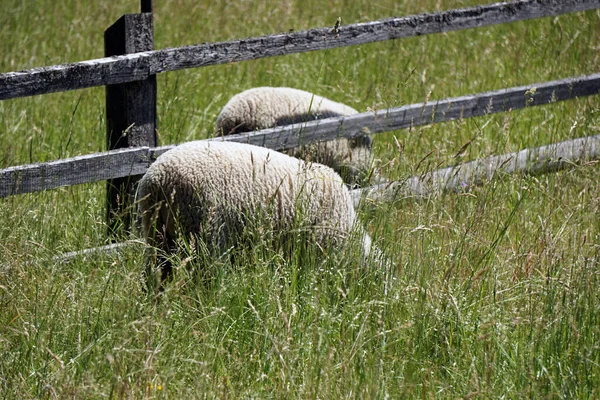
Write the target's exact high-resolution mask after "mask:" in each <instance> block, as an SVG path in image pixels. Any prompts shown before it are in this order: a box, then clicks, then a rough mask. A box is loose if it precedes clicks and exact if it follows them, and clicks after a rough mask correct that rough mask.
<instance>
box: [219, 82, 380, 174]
mask: <svg viewBox="0 0 600 400" xmlns="http://www.w3.org/2000/svg"><path fill="white" fill-rule="evenodd" d="M357 113H358V111H356V110H355V109H353V108H351V107H348V106H346V105H344V104H342V103H336V102H334V101H331V100H329V99H326V98H324V97H321V96H317V95H314V94H312V93H310V92H305V91H303V90H298V89H292V88H286V87H258V88H253V89H249V90H246V91H244V92H242V93H238V94H237V95H235V96H233V97H232V98H231V99H230V100H229V102H228V103H227V104H226V105H225V107H223V110H221V113H220V114H219V116H218V117H217V134H218V135H231V134H234V133H241V132H249V131H254V130H257V129H266V128H273V127H275V126H281V125H289V124H294V123H300V122H306V121H308V120H314V119H323V118H331V117H340V116H345V115H352V114H357ZM371 143H372V140H371V137H370V136H368V135H363V136H359V137H356V138H353V139H346V138H338V139H335V140H332V141H327V142H321V143H318V144H311V145H308V146H303V147H301V148H297V149H290V150H286V151H285V152H286V153H287V154H289V155H291V156H294V157H298V158H302V159H304V160H306V161H314V162H317V163H320V164H324V165H327V166H329V167H331V168H333V169H334V170H335V171H336V172H338V173H339V174H340V175H341V176H342V177H343V179H344V181H345V182H346V183H348V184H350V185H354V184H356V183H358V182H359V181H360V180H361V179H363V178H364V177H366V175H367V173H368V171H369V168H370V166H371V160H372V151H371Z"/></svg>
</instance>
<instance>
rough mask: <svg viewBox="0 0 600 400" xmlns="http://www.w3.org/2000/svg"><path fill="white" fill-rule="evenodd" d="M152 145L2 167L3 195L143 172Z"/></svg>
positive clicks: (0, 179)
mask: <svg viewBox="0 0 600 400" xmlns="http://www.w3.org/2000/svg"><path fill="white" fill-rule="evenodd" d="M149 155H150V149H149V148H147V147H145V148H134V149H122V150H113V151H110V152H106V153H97V154H90V155H85V156H79V157H73V158H68V159H64V160H58V161H51V162H45V163H38V164H30V165H22V166H17V167H10V168H6V169H2V170H0V197H6V196H12V195H15V194H23V193H32V192H38V191H41V190H47V189H53V188H57V187H60V186H72V185H78V184H82V183H89V182H98V181H103V180H107V179H110V178H118V177H126V176H130V175H138V174H143V173H144V172H146V170H147V169H148V166H149V165H150V157H149Z"/></svg>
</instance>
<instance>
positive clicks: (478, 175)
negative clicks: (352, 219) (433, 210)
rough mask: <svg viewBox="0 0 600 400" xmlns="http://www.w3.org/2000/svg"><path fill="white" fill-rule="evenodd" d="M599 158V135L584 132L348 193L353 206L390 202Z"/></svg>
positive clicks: (553, 169)
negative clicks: (583, 135)
mask: <svg viewBox="0 0 600 400" xmlns="http://www.w3.org/2000/svg"><path fill="white" fill-rule="evenodd" d="M598 159H600V135H596V136H587V137H583V138H578V139H574V140H568V141H565V142H560V143H554V144H550V145H547V146H541V147H537V148H533V149H525V150H521V151H518V152H514V153H508V154H503V155H499V156H491V157H487V158H483V159H480V160H475V161H471V162H468V163H464V164H458V165H454V166H450V167H446V168H443V169H440V170H436V171H431V172H426V173H423V174H422V175H420V176H413V177H410V178H408V179H406V180H404V181H398V182H391V183H384V184H380V185H376V186H372V187H368V188H365V189H358V190H353V191H352V192H351V194H352V199H353V201H354V204H355V206H357V205H358V204H360V202H361V201H367V202H390V201H394V200H398V199H402V198H410V197H425V196H429V195H433V194H439V193H442V192H447V191H461V190H466V189H468V188H469V187H471V186H474V185H481V184H483V183H485V182H487V181H490V180H491V179H493V178H494V177H497V176H502V175H507V174H514V173H525V174H540V173H548V172H554V171H558V170H561V169H564V168H567V167H570V166H573V165H577V164H583V163H585V162H588V161H591V160H598Z"/></svg>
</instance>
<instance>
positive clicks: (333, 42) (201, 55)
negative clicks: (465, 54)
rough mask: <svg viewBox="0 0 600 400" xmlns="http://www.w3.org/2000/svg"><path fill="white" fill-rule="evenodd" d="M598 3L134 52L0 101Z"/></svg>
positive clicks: (582, 0) (51, 73) (5, 87)
mask: <svg viewBox="0 0 600 400" xmlns="http://www.w3.org/2000/svg"><path fill="white" fill-rule="evenodd" d="M596 8H600V0H520V1H511V2H503V3H495V4H489V5H483V6H477V7H470V8H463V9H457V10H450V11H443V12H438V13H432V14H419V15H413V16H408V17H401V18H390V19H384V20H379V21H373V22H366V23H359V24H352V25H345V26H341V27H340V28H339V29H332V28H320V29H310V30H307V31H300V32H291V33H282V34H277V35H267V36H260V37H254V38H248V39H240V40H233V41H228V42H221V43H210V44H199V45H193V46H186V47H178V48H171V49H162V50H154V51H147V52H141V53H133V54H129V55H123V56H117V57H109V58H100V59H95V60H89V61H83V62H77V63H72V64H62V65H55V66H51V67H43V68H35V69H31V70H27V71H20V72H8V73H3V74H0V100H6V99H11V98H17V97H25V96H33V95H38V94H44V93H52V92H62V91H67V90H75V89H83V88H88V87H93V86H102V85H113V84H120V83H125V82H133V81H138V80H144V79H146V78H148V77H149V76H151V75H155V74H157V73H161V72H167V71H175V70H180V69H185V68H194V67H203V66H208V65H217V64H224V63H229V62H235V61H244V60H253V59H257V58H264V57H272V56H279V55H285V54H293V53H303V52H308V51H314V50H323V49H331V48H336V47H344V46H352V45H358V44H365V43H373V42H380V41H385V40H391V39H399V38H407V37H413V36H419V35H426V34H431V33H439V32H450V31H456V30H461V29H469V28H475V27H482V26H489V25H496V24H503V23H507V22H515V21H523V20H528V19H533V18H541V17H548V16H555V15H561V14H566V13H570V12H576V11H586V10H592V9H596Z"/></svg>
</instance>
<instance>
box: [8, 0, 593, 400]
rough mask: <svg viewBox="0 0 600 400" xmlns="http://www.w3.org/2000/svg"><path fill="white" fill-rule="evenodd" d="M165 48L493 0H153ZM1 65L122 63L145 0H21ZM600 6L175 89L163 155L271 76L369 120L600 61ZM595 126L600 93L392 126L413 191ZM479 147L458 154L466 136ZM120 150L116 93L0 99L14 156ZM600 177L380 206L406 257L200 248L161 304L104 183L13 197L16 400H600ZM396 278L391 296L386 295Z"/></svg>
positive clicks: (380, 145) (164, 110)
mask: <svg viewBox="0 0 600 400" xmlns="http://www.w3.org/2000/svg"><path fill="white" fill-rule="evenodd" d="M154 2H155V43H156V48H164V47H174V46H180V45H186V44H193V43H200V42H213V41H223V40H228V39H233V38H243V37H249V36H255V35H262V34H269V33H278V32H285V31H288V30H290V29H292V28H293V29H295V30H303V29H308V28H313V27H323V26H329V25H331V26H333V24H334V23H335V21H336V19H337V18H338V17H341V18H342V24H349V23H354V22H362V21H369V20H374V19H379V18H385V17H392V16H401V15H410V14H415V13H419V12H433V11H441V10H445V9H451V8H458V7H464V6H471V5H477V4H485V3H486V1H485V0H421V1H418V2H416V1H408V0H380V1H352V2H351V1H344V0H339V1H338V0H331V1H323V0H321V1H317V0H301V1H300V0H286V1H280V2H250V1H222V0H219V1H213V2H208V1H206V2H199V1H193V0H155V1H154ZM1 4H2V6H1V8H2V11H1V12H0V72H8V71H16V70H20V69H26V68H33V67H38V66H45V65H52V64H58V63H64V62H74V61H80V60H86V59H91V58H98V57H102V55H103V31H104V29H106V28H107V27H108V26H109V25H110V24H112V22H114V21H115V20H116V19H117V18H119V17H120V16H121V15H122V14H124V13H128V12H137V11H138V8H139V2H138V1H137V0H115V1H105V2H100V1H98V2H91V1H88V2H83V1H77V0H38V1H32V0H2V2H1ZM599 69H600V11H590V12H586V13H577V14H570V15H565V16H560V17H556V18H545V19H541V20H533V21H526V22H520V23H514V24H508V25H500V26H494V27H488V28H481V29H474V30H467V31H460V32H454V33H448V34H439V35H432V36H425V37H416V38H411V39H407V40H398V41H390V42H383V43H376V44H369V45H363V46H359V47H346V48H341V49H334V50H326V51H321V52H313V53H306V54H298V55H290V56H284V57H276V58H270V59H263V60H256V61H249V62H240V63H235V64H230V65H222V66H215V67H207V68H203V69H193V70H185V71H179V72H170V73H167V74H162V75H159V77H158V85H159V87H158V100H159V103H158V116H159V117H158V118H159V121H158V124H159V125H158V127H159V128H158V129H159V140H160V143H161V144H169V143H178V142H183V141H187V140H193V139H201V138H205V137H207V136H209V135H210V134H211V133H212V131H213V126H214V123H215V120H216V117H217V114H218V112H219V110H220V108H221V107H222V106H223V105H224V104H225V102H226V101H227V100H228V99H229V98H230V97H231V96H232V95H234V94H235V93H238V92H240V91H242V90H245V89H248V88H251V87H255V86H267V85H269V86H291V87H296V88H300V89H304V90H309V91H313V92H315V93H317V94H320V95H322V96H326V97H329V98H331V99H334V100H336V101H340V102H343V103H346V104H348V105H350V106H352V107H354V108H356V109H358V110H361V111H366V110H368V109H381V108H386V107H391V106H398V105H403V104H410V103H416V102H423V101H426V100H436V99H443V98H446V97H453V96H459V95H463V94H469V93H476V92H481V91H486V90H495V89H501V88H505V87H510V86H516V85H525V84H529V83H534V82H543V81H547V80H554V79H560V78H565V77H570V76H577V75H584V74H589V73H594V72H598V71H599ZM599 131H600V97H599V96H595V97H591V98H584V99H577V100H573V101H568V102H563V103H557V104H552V105H548V106H544V107H537V108H530V109H525V110H519V111H511V112H508V113H505V114H498V115H494V116H486V117H480V118H475V119H469V120H460V121H455V122H450V123H443V124H437V125H433V126H425V127H419V128H414V129H411V130H402V131H397V132H391V133H386V134H380V135H376V136H375V137H374V146H375V154H376V159H377V160H376V168H377V169H378V170H379V171H380V172H381V174H383V175H385V176H388V177H391V178H395V179H401V178H406V177H408V176H411V175H414V174H418V173H422V172H423V171H426V170H427V169H435V168H439V167H442V166H445V165H448V164H453V163H457V162H464V161H469V160H472V159H475V158H478V157H484V156H487V155H490V154H499V153H505V152H509V151H515V150H518V149H521V148H525V147H535V146H540V145H544V144H549V143H552V142H557V141H562V140H567V139H571V138H576V137H581V136H586V135H594V134H598V133H599ZM469 141H471V142H470V145H469V146H467V147H466V149H465V151H460V150H461V149H462V148H463V145H465V144H466V143H467V142H469ZM104 149H105V117H104V88H93V89H86V90H79V91H73V92H67V93H57V94H49V95H44V96H36V97H30V98H23V99H16V100H9V101H1V102H0V167H1V168H5V167H8V166H11V165H17V164H24V163H30V162H39V161H48V160H53V159H57V158H63V157H70V156H75V155H79V154H88V153H93V152H97V151H100V150H104ZM599 179H600V170H599V169H598V165H594V164H593V163H590V165H586V166H584V167H575V168H572V169H570V170H567V171H563V172H560V173H555V174H548V175H541V176H523V175H515V176H503V177H500V178H499V179H497V180H495V181H493V182H491V183H489V184H487V185H484V186H482V187H479V188H475V189H473V190H471V191H469V192H464V193H460V194H450V193H449V194H444V195H441V196H431V197H429V198H426V199H421V200H416V199H398V200H397V201H395V202H394V203H393V204H369V205H365V206H364V207H362V208H361V210H360V215H361V219H362V221H363V222H364V224H365V225H366V226H367V229H368V230H369V232H370V233H371V234H372V236H373V237H374V239H375V240H376V242H377V244H378V245H379V246H380V247H381V248H382V249H383V250H384V251H385V252H386V253H387V254H388V256H389V258H390V259H391V260H392V262H393V268H392V270H391V271H389V270H384V269H381V268H379V267H378V265H376V263H375V262H368V263H367V265H361V262H360V260H359V257H358V255H357V251H356V250H354V248H353V247H352V246H349V247H348V248H344V249H325V257H322V256H321V257H319V256H317V254H319V252H318V251H317V250H318V249H316V248H311V247H308V248H306V247H304V246H296V250H295V251H294V252H293V254H291V255H284V254H281V253H278V252H276V251H274V250H272V249H269V248H267V246H266V244H265V243H263V242H262V241H261V240H260V239H257V240H256V246H255V247H253V248H252V249H243V250H242V251H241V253H240V255H239V257H237V260H239V261H238V262H236V264H235V265H230V264H229V263H228V262H226V261H223V260H222V259H213V260H210V261H211V262H210V263H209V264H210V265H209V266H208V267H207V268H205V269H204V270H203V273H201V274H192V273H190V272H189V270H190V268H188V267H190V266H191V267H192V268H191V269H193V267H194V265H196V266H199V262H198V261H197V260H194V259H187V258H184V257H182V259H181V260H180V261H179V262H177V263H176V264H177V265H179V266H180V267H181V268H179V269H178V271H177V274H176V277H175V280H174V282H173V283H172V284H170V285H169V286H168V288H167V290H166V292H165V294H164V296H163V300H162V301H161V302H160V303H159V304H158V305H156V304H155V303H154V302H153V301H152V300H151V299H149V297H148V296H146V295H145V294H144V291H143V286H142V279H141V275H142V271H143V263H142V262H143V260H142V255H141V251H140V249H139V248H135V247H134V248H131V249H127V250H126V251H124V252H122V253H118V254H94V255H91V256H86V257H79V258H76V259H74V260H72V261H71V262H70V263H60V262H57V261H56V260H55V259H54V257H55V256H57V255H59V254H61V253H63V252H69V251H74V250H79V249H83V248H88V247H93V246H100V245H103V244H106V243H107V238H106V226H105V222H104V219H105V183H104V182H102V183H98V184H88V185H81V186H75V187H69V188H60V189H57V190H52V191H48V192H45V193H37V194H31V195H22V196H15V197H10V198H6V199H0V216H1V218H2V223H1V224H0V397H2V398H19V399H24V398H105V397H114V398H202V397H207V398H213V397H223V398H228V397H229V398H237V397H256V398H388V397H389V398H417V397H419V398H461V397H465V398H499V397H502V398H524V397H529V398H598V397H600V389H599V388H600V261H599V260H600V258H599V257H600V218H599V211H600V192H599ZM386 286H387V291H386V290H384V287H386Z"/></svg>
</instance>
